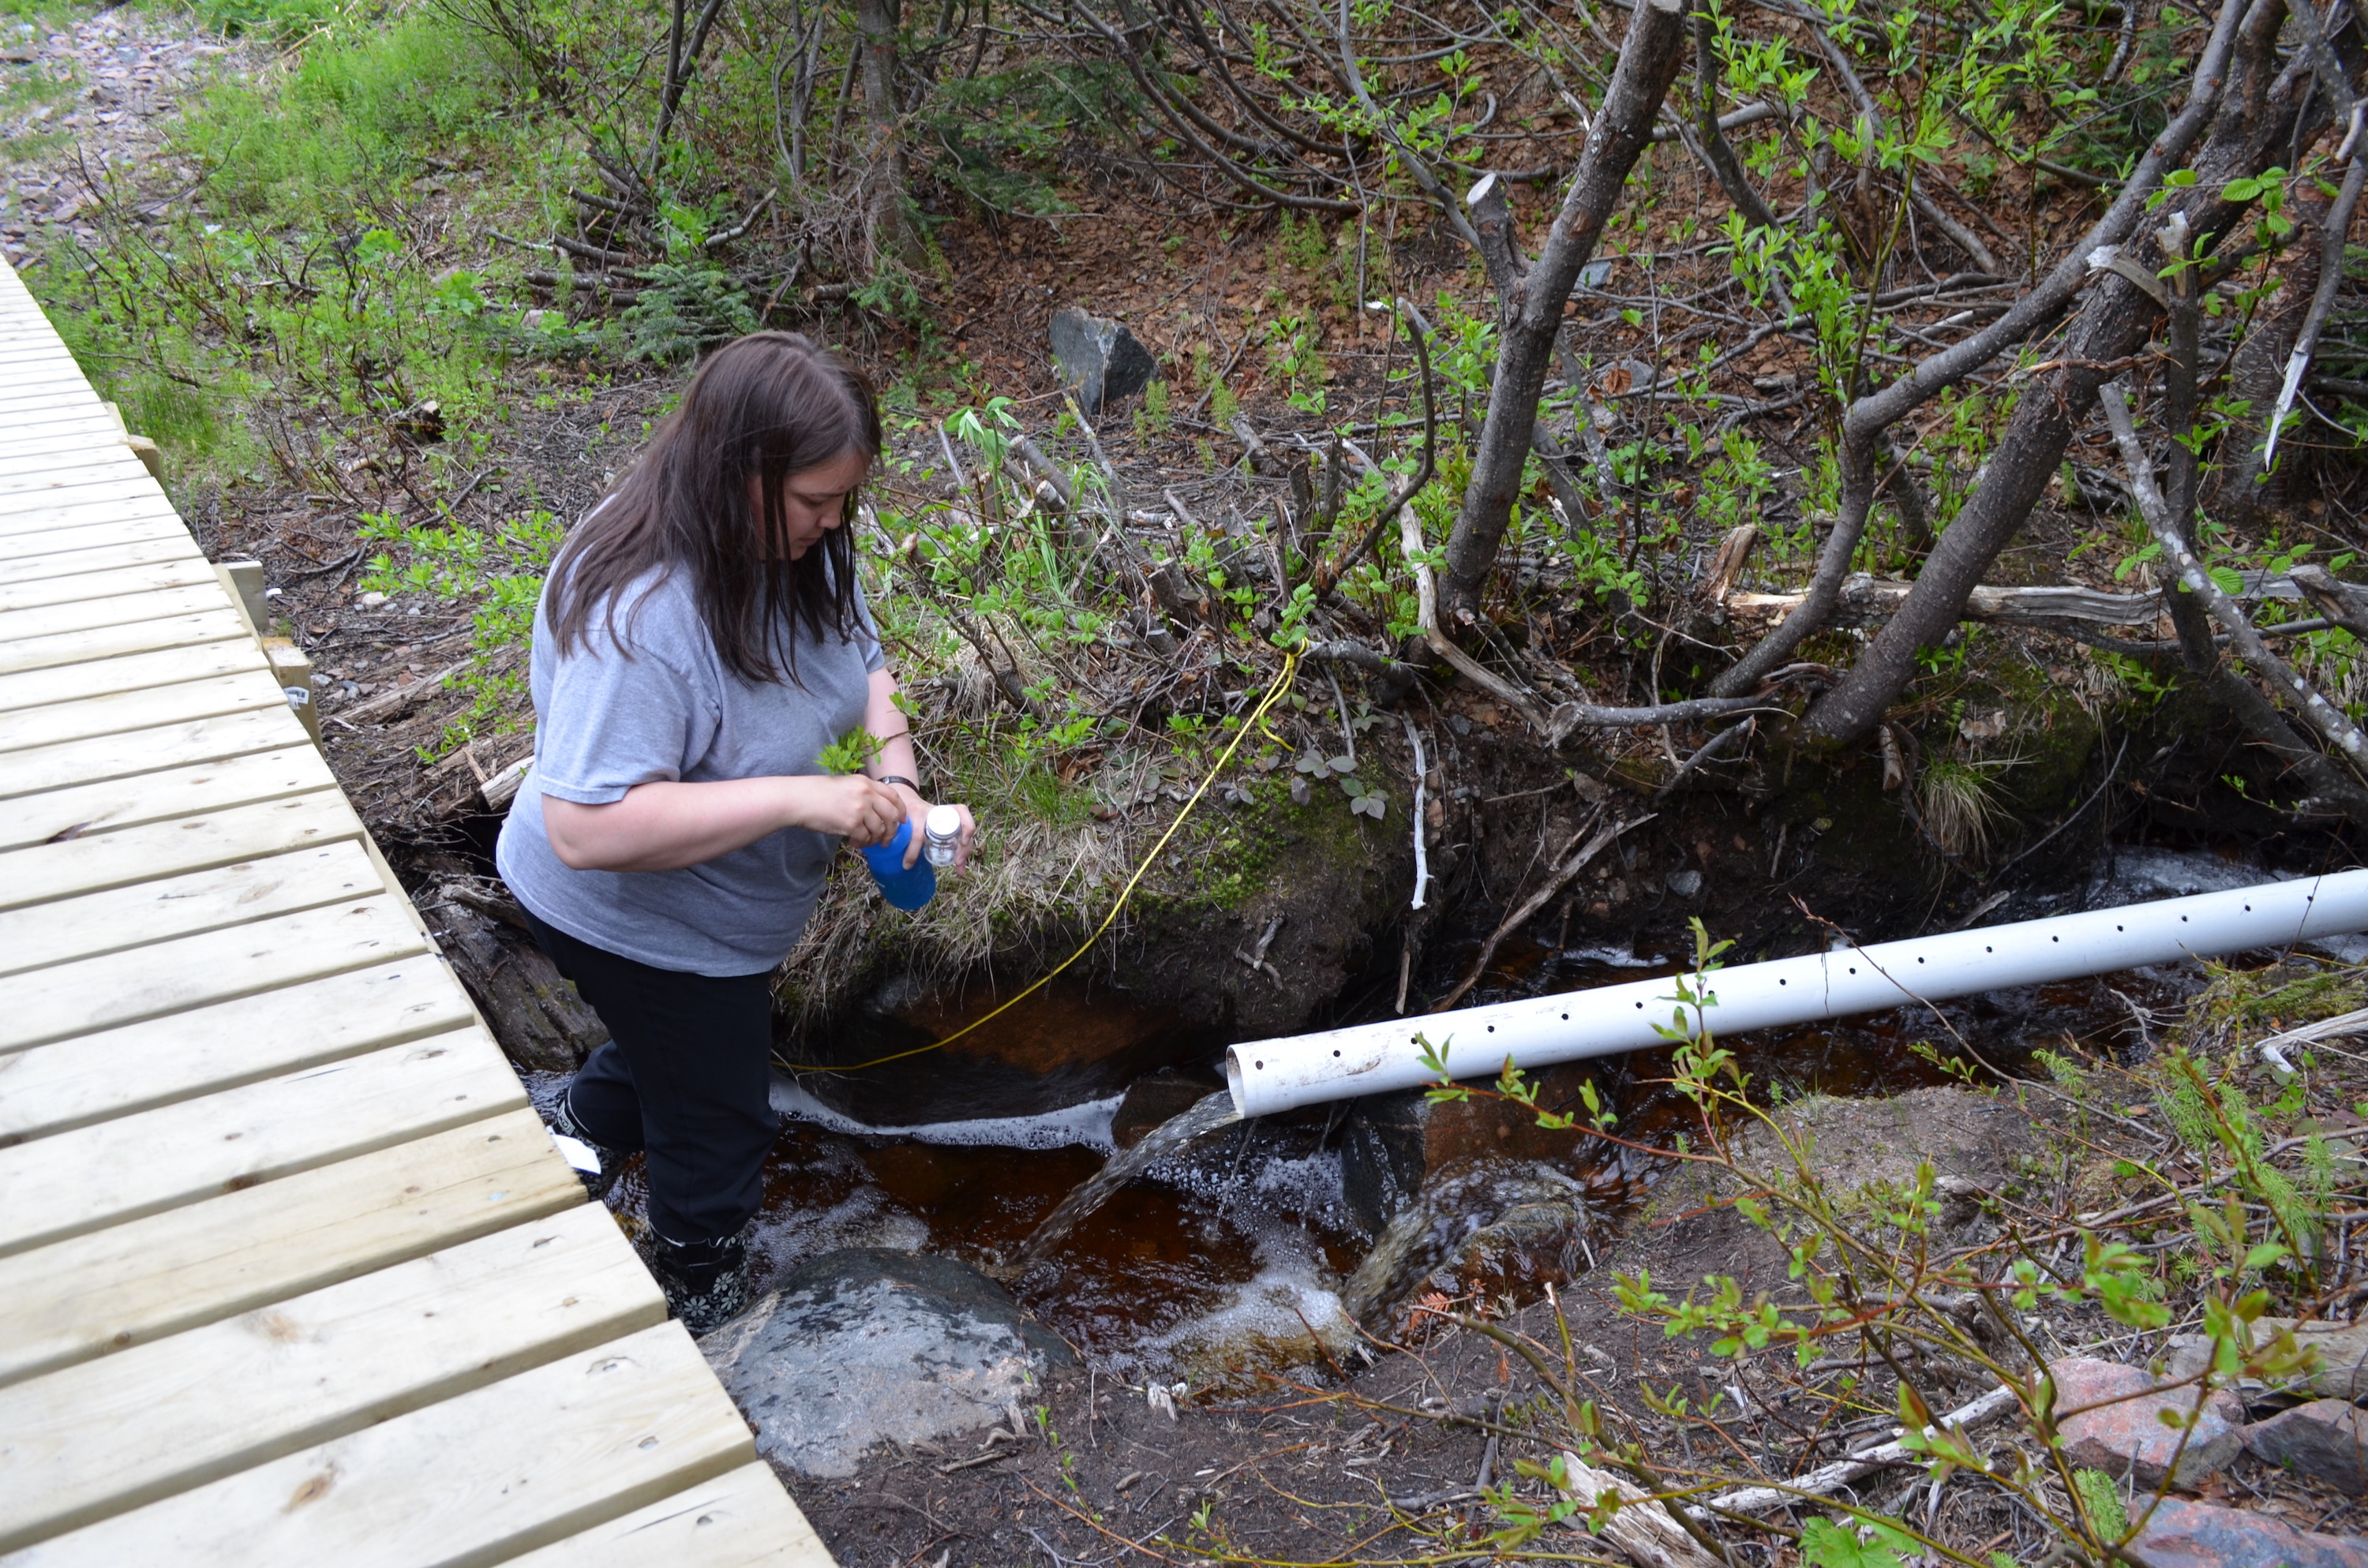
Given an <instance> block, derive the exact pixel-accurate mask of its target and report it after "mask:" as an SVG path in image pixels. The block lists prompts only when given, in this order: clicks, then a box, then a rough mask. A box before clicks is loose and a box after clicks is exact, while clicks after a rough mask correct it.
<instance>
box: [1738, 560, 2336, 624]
mask: <svg viewBox="0 0 2368 1568" xmlns="http://www.w3.org/2000/svg"><path fill="white" fill-rule="evenodd" d="M2237 575H2238V576H2239V577H2241V578H2242V579H2243V586H2242V587H2241V588H2240V589H2239V590H2238V591H2237V594H2236V595H2235V596H2234V597H2237V598H2240V599H2300V598H2302V597H2305V596H2304V593H2303V589H2302V585H2300V584H2298V583H2296V582H2295V581H2294V579H2293V578H2292V577H2291V576H2288V575H2286V574H2283V573H2271V572H2243V573H2239V574H2237ZM1915 586H1916V585H1915V584H1913V583H1903V582H1899V581H1897V580H1896V579H1893V578H1887V577H1874V576H1870V575H1869V574H1866V573H1864V572H1858V573H1853V574H1850V576H1849V577H1848V578H1846V579H1844V581H1843V583H1842V587H1841V597H1840V600H1839V603H1837V604H1836V606H1835V607H1834V615H1833V619H1832V621H1831V623H1830V624H1832V625H1835V626H1865V625H1870V624H1872V623H1873V622H1875V621H1878V620H1882V619H1884V618H1886V617H1887V616H1889V615H1890V614H1891V612H1892V611H1893V610H1895V609H1897V608H1899V606H1900V604H1901V603H1902V602H1903V601H1905V600H1906V599H1907V595H1908V593H1909V591H1910V590H1912V589H1913V588H1914V587H1915ZM1806 597H1808V596H1807V595H1805V594H1729V595H1727V596H1726V597H1725V599H1724V600H1723V601H1722V602H1723V603H1724V605H1725V608H1726V613H1727V614H1728V616H1729V617H1731V618H1732V619H1736V620H1739V621H1753V620H1766V619H1773V618H1775V617H1778V616H1782V615H1788V614H1790V613H1791V612H1792V610H1793V607H1795V606H1796V605H1798V604H1800V602H1801V601H1802V600H1803V599H1804V598H1806ZM2166 613H2167V612H2166V611H2165V610H2164V608H2163V602H2162V596H2161V595H2160V594H2153V593H2149V594H2114V593H2108V592H2106V591H2105V590H2104V589H2102V588H2085V587H2079V586H2077V585H2075V586H2067V587H2037V588H1993V587H1987V586H1985V587H1979V588H1975V590H1973V592H1972V593H1970V594H1968V595H1967V596H1966V597H1965V611H1964V619H1967V620H1985V621H1993V622H1996V623H1998V624H2000V625H2005V626H2039V625H2044V624H2046V623H2047V622H2049V621H2060V620H2082V621H2087V622H2089V623H2090V624H2091V625H2096V626H2152V625H2153V624H2154V623H2155V622H2157V620H2160V619H2163V617H2164V615H2165V614H2166Z"/></svg>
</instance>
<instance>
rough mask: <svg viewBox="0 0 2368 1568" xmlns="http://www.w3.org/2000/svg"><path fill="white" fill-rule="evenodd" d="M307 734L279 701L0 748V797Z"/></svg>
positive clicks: (269, 745)
mask: <svg viewBox="0 0 2368 1568" xmlns="http://www.w3.org/2000/svg"><path fill="white" fill-rule="evenodd" d="M222 613H223V614H224V615H228V614H229V613H230V612H229V611H227V610H224V611H223V612H222ZM14 718H15V715H14V714H0V734H5V733H6V731H7V729H8V726H9V723H10V722H11V721H12V720H13V719H14ZM310 739H311V737H310V736H308V735H306V734H305V733H304V726H303V725H302V724H300V723H298V722H296V715H295V714H293V713H290V711H289V710H288V705H287V704H286V702H284V701H283V702H282V703H281V704H280V705H279V707H278V708H266V709H257V710H251V711H249V712H245V713H225V714H222V715H220V716H218V717H215V718H211V719H192V720H190V721H189V722H187V723H182V724H162V725H158V726H157V727H155V728H154V729H147V730H123V731H119V732H117V733H114V734H108V735H94V736H92V737H91V738H90V739H88V740H80V741H65V742H62V743H60V744H57V745H47V746H33V747H28V749H26V750H24V751H0V799H5V798H6V797H8V796H11V795H29V794H31V793H33V792H34V791H35V790H60V789H64V788H66V787H68V786H70V785H75V784H88V783H93V782H96V781H97V780H99V779H102V778H130V777H131V776H132V775H133V774H137V773H149V772H154V771H156V770H158V769H161V768H166V767H187V766H188V765H189V764H191V763H196V762H219V761H221V760H222V758H224V757H230V756H244V755H245V754H246V753H248V752H258V751H277V750H279V748H280V747H282V746H286V745H292V744H298V743H300V742H305V741H309V740H310Z"/></svg>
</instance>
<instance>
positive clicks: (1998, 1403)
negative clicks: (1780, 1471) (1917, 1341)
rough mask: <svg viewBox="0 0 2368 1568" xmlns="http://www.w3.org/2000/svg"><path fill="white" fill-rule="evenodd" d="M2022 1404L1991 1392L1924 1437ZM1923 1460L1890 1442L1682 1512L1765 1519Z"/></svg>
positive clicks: (2000, 1391) (2017, 1395)
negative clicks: (1798, 1475)
mask: <svg viewBox="0 0 2368 1568" xmlns="http://www.w3.org/2000/svg"><path fill="white" fill-rule="evenodd" d="M2021 1400H2022V1395H2021V1392H2019V1391H2018V1390H2015V1389H2011V1388H1997V1389H1992V1390H1991V1391H1990V1392H1987V1393H1986V1394H1984V1395H1982V1397H1981V1398H1979V1399H1977V1400H1975V1401H1974V1402H1973V1403H1971V1404H1967V1405H1964V1406H1961V1407H1959V1408H1958V1409H1955V1410H1952V1411H1951V1412H1950V1413H1949V1414H1948V1415H1943V1416H1942V1417H1941V1419H1940V1420H1939V1421H1938V1422H1936V1423H1934V1425H1933V1426H1928V1427H1926V1428H1925V1431H1927V1432H1928V1433H1929V1432H1932V1431H1935V1430H1940V1429H1946V1428H1951V1427H1953V1428H1956V1429H1957V1430H1960V1431H1970V1430H1972V1429H1973V1428H1974V1427H1975V1426H1981V1425H1983V1424H1984V1423H1986V1422H1989V1421H1995V1420H1997V1419H1998V1417H1999V1416H2001V1415H2006V1414H2007V1413H2008V1412H2009V1411H2010V1410H2013V1409H2015V1408H2016V1407H2017V1406H2018V1405H2020V1404H2021ZM1906 1430H1907V1429H1906V1428H1905V1427H1902V1428H1900V1433H1901V1435H1902V1436H1905V1435H1906ZM1923 1459H1924V1456H1923V1455H1922V1454H1920V1453H1917V1452H1914V1451H1913V1450H1911V1449H1907V1448H1906V1447H1904V1446H1902V1445H1901V1444H1900V1442H1899V1441H1898V1440H1897V1438H1896V1437H1895V1438H1894V1439H1893V1440H1892V1441H1890V1442H1888V1443H1884V1444H1883V1445H1882V1446H1881V1447H1879V1448H1873V1449H1868V1450H1867V1451H1866V1452H1864V1453H1862V1454H1859V1455H1856V1456H1854V1457H1853V1458H1850V1459H1846V1460H1835V1461H1834V1462H1833V1463H1831V1464H1828V1465H1821V1466H1819V1467H1818V1468H1817V1469H1816V1470H1813V1471H1810V1472H1809V1473H1808V1474H1806V1475H1804V1476H1802V1477H1801V1478H1799V1479H1798V1480H1796V1481H1790V1482H1786V1483H1783V1484H1782V1485H1778V1486H1746V1487H1743V1488H1741V1489H1740V1490H1737V1491H1734V1492H1723V1493H1721V1494H1718V1495H1717V1496H1715V1497H1712V1498H1708V1499H1706V1500H1705V1501H1704V1502H1702V1504H1701V1505H1699V1506H1695V1507H1692V1508H1689V1509H1688V1510H1687V1512H1688V1513H1690V1514H1691V1515H1692V1516H1693V1517H1695V1518H1696V1519H1698V1520H1702V1521H1704V1522H1707V1521H1708V1520H1709V1519H1710V1518H1711V1517H1712V1516H1713V1515H1715V1514H1764V1513H1767V1512H1769V1511H1770V1510H1771V1509H1775V1508H1782V1507H1783V1506H1786V1505H1787V1504H1791V1503H1798V1502H1800V1501H1802V1500H1803V1499H1804V1498H1808V1497H1823V1496H1827V1495H1828V1494H1832V1493H1834V1492H1836V1491H1839V1489H1840V1488H1842V1487H1844V1486H1847V1485H1848V1484H1850V1483H1851V1482H1853V1481H1856V1480H1857V1479H1858V1478H1859V1477H1861V1476H1862V1475H1870V1474H1872V1473H1873V1472H1874V1471H1878V1470H1881V1469H1883V1468H1884V1466H1885V1465H1894V1464H1915V1463H1920V1462H1922V1461H1923Z"/></svg>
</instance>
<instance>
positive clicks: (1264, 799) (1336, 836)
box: [1159, 780, 1409, 913]
mask: <svg viewBox="0 0 2368 1568" xmlns="http://www.w3.org/2000/svg"><path fill="white" fill-rule="evenodd" d="M1408 809H1409V804H1408V800H1407V797H1406V795H1405V794H1404V793H1401V792H1398V791H1397V790H1395V789H1393V790H1391V792H1390V794H1389V807H1388V810H1387V812H1385V814H1384V815H1383V818H1382V821H1381V822H1379V823H1374V822H1372V820H1371V819H1369V818H1364V817H1360V816H1358V815H1356V814H1355V813H1354V812H1351V811H1349V801H1348V799H1347V797H1346V796H1344V795H1342V794H1341V793H1340V792H1339V791H1338V790H1335V789H1331V788H1327V787H1324V786H1318V787H1317V788H1316V789H1315V790H1313V791H1312V792H1311V794H1310V798H1309V800H1308V801H1307V803H1306V804H1305V805H1304V806H1303V805H1299V804H1297V803H1296V802H1294V801H1292V799H1291V795H1290V792H1289V790H1288V787H1287V786H1286V785H1284V784H1283V783H1282V782H1281V781H1280V780H1269V781H1267V782H1264V783H1261V784H1259V785H1258V786H1257V787H1256V788H1255V789H1254V790H1252V791H1251V796H1250V800H1249V801H1248V802H1247V804H1243V805H1238V806H1235V807H1234V808H1233V809H1232V810H1231V811H1226V810H1224V809H1223V808H1219V809H1217V810H1215V811H1214V812H1213V813H1212V815H1210V816H1209V817H1208V818H1207V820H1206V821H1205V822H1204V823H1202V824H1200V826H1199V827H1198V829H1197V831H1195V830H1194V829H1192V828H1190V827H1188V829H1187V830H1186V832H1184V833H1183V834H1179V835H1178V839H1177V842H1176V843H1174V844H1171V845H1170V846H1168V849H1167V855H1168V865H1167V870H1168V875H1167V876H1166V877H1164V878H1162V879H1161V887H1160V890H1159V891H1160V893H1161V895H1162V897H1161V900H1160V902H1161V903H1162V904H1163V905H1167V906H1169V907H1189V906H1191V905H1200V906H1202V907H1212V908H1215V909H1221V910H1224V911H1227V912H1229V913H1230V912H1233V911H1236V910H1239V909H1242V908H1243V907H1245V906H1247V905H1248V904H1250V903H1253V902H1255V901H1256V900H1258V897H1259V896H1260V895H1261V894H1263V893H1265V892H1269V891H1270V890H1271V888H1272V887H1273V885H1274V883H1275V881H1276V879H1277V878H1278V877H1279V876H1283V875H1289V874H1292V873H1294V872H1295V873H1299V874H1303V875H1304V873H1305V872H1307V871H1309V870H1311V869H1315V867H1321V868H1324V869H1349V868H1353V867H1356V866H1358V865H1359V864H1360V863H1362V862H1367V861H1370V860H1372V858H1373V854H1374V849H1375V846H1374V845H1373V844H1372V839H1371V835H1372V833H1373V832H1374V831H1375V830H1377V829H1386V827H1387V826H1388V824H1391V823H1393V822H1396V823H1400V824H1403V823H1404V822H1405V821H1406V812H1407V810H1408ZM1201 810H1202V812H1209V811H1210V810H1211V808H1210V807H1209V806H1208V805H1206V804H1205V803H1204V804H1203V805H1202V807H1201ZM1196 814H1198V813H1196ZM1311 858H1312V859H1313V860H1314V861H1315V867H1310V866H1309V865H1308V864H1307V861H1308V860H1309V859H1311Z"/></svg>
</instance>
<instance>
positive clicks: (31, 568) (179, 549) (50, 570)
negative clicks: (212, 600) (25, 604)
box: [0, 530, 205, 591]
mask: <svg viewBox="0 0 2368 1568" xmlns="http://www.w3.org/2000/svg"><path fill="white" fill-rule="evenodd" d="M204 560H205V557H204V556H202V555H200V554H199V553H198V544H197V540H193V539H191V538H190V537H189V536H188V534H186V533H180V534H174V533H165V532H163V531H161V530H159V531H158V532H157V534H156V535H155V537H154V538H151V539H135V540H123V541H120V542H116V543H102V544H77V545H75V546H74V547H73V548H71V549H67V550H61V551H51V552H49V553H46V554H42V553H35V552H33V551H16V552H12V553H11V554H9V555H7V556H6V557H5V558H0V589H6V590H12V591H13V590H15V589H17V588H18V587H21V586H22V585H26V584H28V583H45V582H49V581H51V579H53V578H58V577H72V576H78V575H80V574H82V573H85V572H117V571H121V570H122V569H124V568H126V567H130V566H162V565H164V564H165V563H166V562H181V561H198V562H202V561H204Z"/></svg>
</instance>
